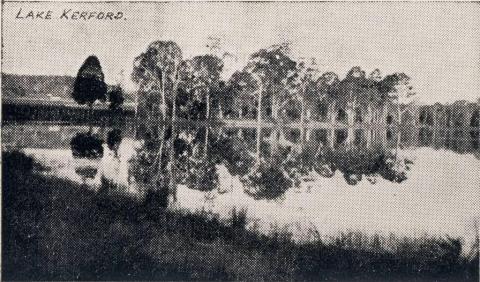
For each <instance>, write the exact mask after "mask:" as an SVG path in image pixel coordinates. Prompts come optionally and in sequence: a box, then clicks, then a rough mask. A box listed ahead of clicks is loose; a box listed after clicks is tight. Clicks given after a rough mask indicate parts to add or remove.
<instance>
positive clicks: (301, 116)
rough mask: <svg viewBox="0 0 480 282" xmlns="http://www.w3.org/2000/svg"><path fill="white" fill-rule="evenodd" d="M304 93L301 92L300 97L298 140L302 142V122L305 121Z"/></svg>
mask: <svg viewBox="0 0 480 282" xmlns="http://www.w3.org/2000/svg"><path fill="white" fill-rule="evenodd" d="M304 92H305V89H303V91H302V97H300V138H301V140H303V130H304V128H303V122H304V119H305V101H304V98H303V97H304Z"/></svg>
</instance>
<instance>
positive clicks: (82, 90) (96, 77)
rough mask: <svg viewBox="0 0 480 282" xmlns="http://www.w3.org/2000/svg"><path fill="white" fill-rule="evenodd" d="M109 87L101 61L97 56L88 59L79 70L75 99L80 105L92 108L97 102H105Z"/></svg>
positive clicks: (75, 84)
mask: <svg viewBox="0 0 480 282" xmlns="http://www.w3.org/2000/svg"><path fill="white" fill-rule="evenodd" d="M106 94H107V85H106V84H105V81H104V75H103V71H102V67H101V65H100V61H99V60H98V58H97V57H96V56H90V57H88V58H87V59H86V60H85V62H84V63H83V64H82V66H81V67H80V69H79V70H78V74H77V77H76V79H75V82H74V86H73V93H72V96H73V99H74V100H75V101H76V102H77V103H79V104H80V105H85V104H86V105H88V106H90V107H91V106H92V105H93V103H95V101H97V100H99V101H105V100H106Z"/></svg>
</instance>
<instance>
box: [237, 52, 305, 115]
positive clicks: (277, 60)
mask: <svg viewBox="0 0 480 282" xmlns="http://www.w3.org/2000/svg"><path fill="white" fill-rule="evenodd" d="M289 53H290V47H289V44H288V43H283V44H279V45H273V46H271V47H269V48H266V49H261V50H259V51H258V52H256V53H254V54H253V55H251V56H250V59H249V61H248V63H247V66H246V68H245V71H247V72H250V73H252V74H256V76H257V77H258V78H259V79H260V80H261V81H262V84H263V89H262V96H263V95H265V96H266V97H268V98H269V99H270V103H271V110H272V117H273V118H274V119H276V118H277V115H278V112H279V110H280V109H279V107H280V103H281V95H279V94H282V93H283V91H285V86H286V85H287V83H288V81H289V79H290V78H292V75H293V74H294V73H295V70H296V62H295V61H293V60H292V59H291V58H290V57H289ZM264 91H265V93H263V92H264ZM259 97H261V96H259ZM259 112H260V113H261V108H260V109H259Z"/></svg>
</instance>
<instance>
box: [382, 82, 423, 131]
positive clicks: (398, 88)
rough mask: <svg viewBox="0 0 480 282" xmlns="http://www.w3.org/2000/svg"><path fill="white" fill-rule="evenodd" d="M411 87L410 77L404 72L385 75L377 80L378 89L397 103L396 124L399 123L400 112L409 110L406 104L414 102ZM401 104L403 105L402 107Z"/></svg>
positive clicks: (413, 93)
mask: <svg viewBox="0 0 480 282" xmlns="http://www.w3.org/2000/svg"><path fill="white" fill-rule="evenodd" d="M412 89H413V87H412V86H411V84H410V77H409V76H408V75H406V74H405V73H394V74H390V75H387V76H385V78H384V79H382V80H381V81H380V82H379V91H380V92H381V93H382V94H383V95H386V97H387V98H388V99H389V100H392V101H394V102H396V104H397V122H398V124H400V123H401V119H402V114H403V113H404V112H406V111H408V110H409V107H408V106H409V105H411V104H413V103H414V99H413V98H414V96H415V95H416V93H415V92H413V91H412ZM402 105H404V106H405V107H404V108H403V109H402Z"/></svg>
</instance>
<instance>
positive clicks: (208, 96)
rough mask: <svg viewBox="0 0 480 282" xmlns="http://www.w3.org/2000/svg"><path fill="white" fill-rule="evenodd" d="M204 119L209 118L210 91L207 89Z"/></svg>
mask: <svg viewBox="0 0 480 282" xmlns="http://www.w3.org/2000/svg"><path fill="white" fill-rule="evenodd" d="M205 119H206V120H208V119H210V91H209V90H207V113H206V117H205Z"/></svg>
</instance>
